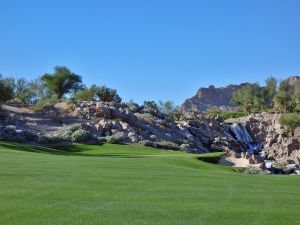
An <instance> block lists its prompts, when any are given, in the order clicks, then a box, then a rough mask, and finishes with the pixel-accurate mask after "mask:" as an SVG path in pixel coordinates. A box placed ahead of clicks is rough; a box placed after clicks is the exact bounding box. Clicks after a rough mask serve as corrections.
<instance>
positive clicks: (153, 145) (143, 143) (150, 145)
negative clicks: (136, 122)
mask: <svg viewBox="0 0 300 225" xmlns="http://www.w3.org/2000/svg"><path fill="white" fill-rule="evenodd" d="M139 144H141V145H144V146H148V147H157V144H156V143H154V142H152V141H148V140H142V141H140V142H139Z"/></svg>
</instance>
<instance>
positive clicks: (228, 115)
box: [219, 112, 247, 120]
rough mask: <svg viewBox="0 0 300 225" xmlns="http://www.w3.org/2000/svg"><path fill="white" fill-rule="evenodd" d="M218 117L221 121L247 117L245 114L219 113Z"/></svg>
mask: <svg viewBox="0 0 300 225" xmlns="http://www.w3.org/2000/svg"><path fill="white" fill-rule="evenodd" d="M219 116H220V117H221V118H222V119H224V120H226V119H229V118H239V117H243V116H247V113H246V112H221V113H220V114H219Z"/></svg>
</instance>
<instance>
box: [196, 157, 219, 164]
mask: <svg viewBox="0 0 300 225" xmlns="http://www.w3.org/2000/svg"><path fill="white" fill-rule="evenodd" d="M197 159H198V160H201V161H203V162H206V163H212V164H218V163H219V162H220V160H221V156H219V155H216V156H200V157H197Z"/></svg>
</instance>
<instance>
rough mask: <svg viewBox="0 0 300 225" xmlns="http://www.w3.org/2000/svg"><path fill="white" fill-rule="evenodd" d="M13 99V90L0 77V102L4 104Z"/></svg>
mask: <svg viewBox="0 0 300 225" xmlns="http://www.w3.org/2000/svg"><path fill="white" fill-rule="evenodd" d="M13 97H14V90H13V88H12V87H11V85H9V84H8V83H7V82H5V80H3V79H2V77H0V102H4V101H7V100H10V99H13Z"/></svg>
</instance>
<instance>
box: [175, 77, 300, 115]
mask: <svg viewBox="0 0 300 225" xmlns="http://www.w3.org/2000/svg"><path fill="white" fill-rule="evenodd" d="M287 80H288V81H289V83H290V84H292V85H293V84H295V82H297V81H298V80H300V77H299V76H290V77H288V78H287ZM248 84H249V83H242V84H230V85H228V86H226V87H220V88H216V87H214V86H213V85H210V86H209V87H208V88H200V89H199V90H198V92H197V94H196V95H195V96H194V97H192V98H188V99H187V100H185V101H184V103H183V104H182V105H181V111H182V112H191V111H194V112H206V111H208V110H209V109H210V108H211V107H216V108H218V109H219V110H222V111H237V110H239V107H237V106H234V105H233V104H232V102H231V100H232V96H233V93H234V92H235V91H237V90H239V89H241V88H242V87H244V86H246V85H248Z"/></svg>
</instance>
